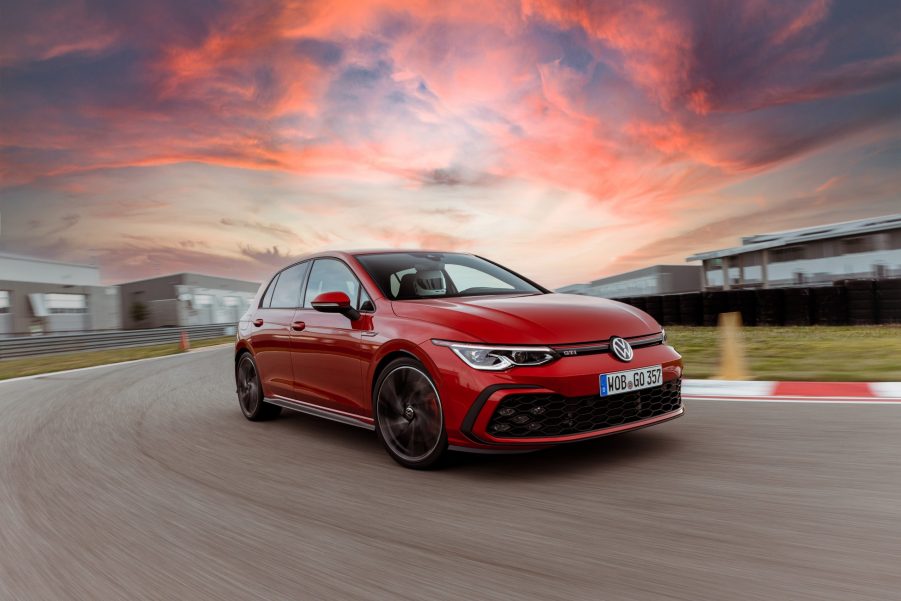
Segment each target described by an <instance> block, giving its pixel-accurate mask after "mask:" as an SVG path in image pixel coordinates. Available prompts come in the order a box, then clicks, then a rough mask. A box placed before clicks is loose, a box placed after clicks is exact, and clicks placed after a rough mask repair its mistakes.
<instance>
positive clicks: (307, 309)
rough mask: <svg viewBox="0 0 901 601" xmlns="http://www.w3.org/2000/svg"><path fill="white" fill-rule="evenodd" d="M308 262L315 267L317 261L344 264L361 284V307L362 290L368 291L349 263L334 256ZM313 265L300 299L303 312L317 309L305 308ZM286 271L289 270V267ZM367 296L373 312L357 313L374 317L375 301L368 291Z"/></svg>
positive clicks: (316, 258)
mask: <svg viewBox="0 0 901 601" xmlns="http://www.w3.org/2000/svg"><path fill="white" fill-rule="evenodd" d="M307 260H308V261H312V262H313V265H315V264H316V261H322V260H332V261H338V262H339V263H343V264H344V266H345V267H347V270H348V271H350V275H352V276H353V277H354V279H355V280H357V284H359V289H358V290H357V305H358V306H359V304H360V290H366V286H364V285H363V280H361V279H360V278H359V276H357V273H356V272H355V271H354V268H353V267H351V266H350V264H349V263H348V262H347V261H345V260H344V259H341V258H339V257H332V256H325V257H314V258H312V259H307ZM313 265H310V269H309V270H308V271H307V275H306V277H305V278H304V282H303V294H302V295H301V297H300V307H298V309H300V310H303V311H315V309H313V307H305V306H304V305H306V304H307V286H308V285H309V283H310V275H311V274H312V273H313ZM285 269H287V267H286V268H285ZM366 296H368V297H369V301H370V302H371V303H372V307H373V308H372V311H360V310H359V309H357V311H360V313H365V314H366V315H372V314H374V313H375V312H376V309H375V301H373V300H372V293H371V292H369V290H366Z"/></svg>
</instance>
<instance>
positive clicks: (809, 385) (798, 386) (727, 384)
mask: <svg viewBox="0 0 901 601" xmlns="http://www.w3.org/2000/svg"><path fill="white" fill-rule="evenodd" d="M682 396H683V397H685V398H686V399H701V400H718V401H758V402H771V403H780V402H781V403H889V404H894V403H901V382H756V381H739V380H684V381H683V382H682Z"/></svg>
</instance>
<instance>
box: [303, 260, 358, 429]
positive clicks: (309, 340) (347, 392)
mask: <svg viewBox="0 0 901 601" xmlns="http://www.w3.org/2000/svg"><path fill="white" fill-rule="evenodd" d="M336 291H340V292H345V293H347V295H348V296H349V297H350V298H351V299H352V300H351V302H352V303H353V304H354V308H359V307H360V304H361V300H360V298H361V297H360V295H361V292H363V293H364V297H363V298H364V299H368V296H365V291H363V290H362V289H361V286H360V281H359V280H358V279H357V277H356V276H355V275H354V273H353V272H352V271H351V270H350V268H349V267H348V266H347V265H346V264H345V263H344V262H343V261H340V260H338V259H331V258H322V259H316V260H315V261H314V263H313V267H312V268H311V270H310V275H309V277H308V278H307V285H306V292H305V294H304V302H303V306H302V308H301V309H300V310H298V311H297V313H296V315H295V316H294V319H295V321H297V322H302V323H303V329H302V330H300V331H295V332H294V333H293V335H294V338H295V340H296V342H295V344H294V352H293V353H292V357H293V364H294V380H295V383H296V384H295V385H296V387H297V390H298V394H299V395H300V398H301V400H304V401H307V402H310V403H315V404H317V405H321V406H323V407H327V408H329V409H334V410H338V411H343V412H347V413H352V414H354V415H368V414H369V413H370V412H369V411H368V410H367V409H366V408H364V407H363V400H362V399H363V372H364V366H363V360H362V356H361V340H362V332H363V331H364V330H365V329H367V328H366V326H365V324H367V323H370V324H371V315H369V314H366V315H363V317H362V318H361V319H360V320H358V321H357V322H351V320H350V319H348V318H347V317H345V316H344V315H341V314H338V313H322V312H319V311H316V310H315V309H313V307H312V301H313V299H314V298H315V297H316V296H318V295H319V294H321V293H323V292H336ZM363 302H365V300H364V301H363ZM368 306H369V307H371V306H372V303H371V302H370V303H368ZM364 308H365V307H364Z"/></svg>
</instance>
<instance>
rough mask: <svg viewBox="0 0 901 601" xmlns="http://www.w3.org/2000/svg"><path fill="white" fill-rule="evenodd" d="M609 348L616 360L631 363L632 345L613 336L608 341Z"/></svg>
mask: <svg viewBox="0 0 901 601" xmlns="http://www.w3.org/2000/svg"><path fill="white" fill-rule="evenodd" d="M610 348H611V349H613V354H614V355H616V358H617V359H619V360H620V361H626V362H628V361H631V360H632V356H633V354H634V353H633V352H632V345H630V344H629V343H628V342H626V341H625V340H623V339H622V338H620V337H618V336H614V337H613V338H611V339H610Z"/></svg>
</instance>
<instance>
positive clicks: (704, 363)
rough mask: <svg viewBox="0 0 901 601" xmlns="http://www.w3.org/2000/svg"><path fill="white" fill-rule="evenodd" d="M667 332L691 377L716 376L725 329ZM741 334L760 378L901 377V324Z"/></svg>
mask: <svg viewBox="0 0 901 601" xmlns="http://www.w3.org/2000/svg"><path fill="white" fill-rule="evenodd" d="M666 332H667V335H668V336H669V341H670V344H672V345H673V346H674V347H675V348H676V350H678V351H679V352H680V353H681V354H682V356H683V360H684V362H685V377H687V378H713V377H716V374H717V371H718V362H719V330H717V329H716V328H696V327H681V326H671V327H668V328H666ZM740 336H741V339H742V341H743V343H744V348H745V356H746V357H747V361H748V366H749V372H750V375H751V378H752V379H754V380H802V381H803V380H809V381H823V382H829V381H832V382H842V381H848V382H853V381H858V382H879V381H901V326H836V327H829V326H811V327H784V328H776V327H755V328H743V329H742V331H741V334H740Z"/></svg>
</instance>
